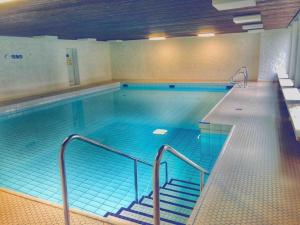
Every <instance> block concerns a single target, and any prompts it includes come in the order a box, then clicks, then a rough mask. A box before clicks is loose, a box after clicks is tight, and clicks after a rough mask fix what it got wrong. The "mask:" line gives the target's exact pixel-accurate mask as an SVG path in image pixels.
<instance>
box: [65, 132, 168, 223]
mask: <svg viewBox="0 0 300 225" xmlns="http://www.w3.org/2000/svg"><path fill="white" fill-rule="evenodd" d="M73 140H80V141H83V142H85V143H88V144H91V145H94V146H96V147H99V148H102V149H104V150H107V151H110V152H113V153H115V154H118V155H121V156H123V157H125V158H128V159H131V160H133V161H134V186H135V200H136V202H138V169H137V166H138V163H141V164H144V165H147V166H151V167H153V165H152V164H151V163H148V162H146V161H143V160H141V159H138V158H135V157H133V156H131V155H128V154H126V153H123V152H121V151H119V150H117V149H114V148H112V147H109V146H107V145H104V144H102V143H100V142H97V141H94V140H92V139H90V138H87V137H84V136H81V135H78V134H72V135H70V136H69V137H67V138H66V139H65V140H64V141H63V143H62V145H61V150H60V174H61V183H62V197H63V207H64V219H65V225H70V212H69V211H70V210H69V200H68V190H67V179H66V167H65V151H66V147H67V146H68V144H69V143H70V142H72V141H73ZM161 164H165V180H166V182H168V179H169V178H168V163H167V162H165V161H164V162H161Z"/></svg>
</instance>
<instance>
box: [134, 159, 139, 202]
mask: <svg viewBox="0 0 300 225" xmlns="http://www.w3.org/2000/svg"><path fill="white" fill-rule="evenodd" d="M134 189H135V201H136V202H138V201H139V188H138V165H137V160H134Z"/></svg>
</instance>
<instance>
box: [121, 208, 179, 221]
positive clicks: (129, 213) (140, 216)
mask: <svg viewBox="0 0 300 225" xmlns="http://www.w3.org/2000/svg"><path fill="white" fill-rule="evenodd" d="M120 215H121V216H124V217H127V218H132V219H135V220H138V221H141V222H144V223H147V224H153V217H152V216H150V215H148V214H146V213H142V212H138V211H135V210H129V209H126V210H123V211H122V212H121V213H120ZM141 224H143V223H141ZM160 224H162V225H174V224H180V223H177V222H176V221H169V220H167V219H164V218H161V222H160Z"/></svg>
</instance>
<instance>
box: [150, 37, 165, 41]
mask: <svg viewBox="0 0 300 225" xmlns="http://www.w3.org/2000/svg"><path fill="white" fill-rule="evenodd" d="M166 39H167V38H166V37H163V36H162V37H149V40H150V41H162V40H166Z"/></svg>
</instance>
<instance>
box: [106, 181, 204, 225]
mask: <svg viewBox="0 0 300 225" xmlns="http://www.w3.org/2000/svg"><path fill="white" fill-rule="evenodd" d="M199 192H200V191H199V184H196V183H192V182H188V181H183V180H178V179H171V180H170V181H169V182H168V183H166V184H165V185H164V186H163V187H161V188H160V220H161V224H162V225H174V224H175V225H184V224H186V222H187V220H188V218H189V216H190V215H191V213H192V210H193V208H194V206H195V204H196V202H197V199H198V197H199ZM105 216H106V217H109V218H110V217H115V218H118V219H119V220H124V221H129V222H132V223H136V224H143V225H152V224H153V193H152V192H150V193H149V194H148V195H145V196H143V197H142V198H141V199H140V200H139V202H135V201H134V202H132V203H131V204H130V205H129V206H128V207H127V208H121V209H119V211H118V212H116V213H107V214H106V215H105Z"/></svg>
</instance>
